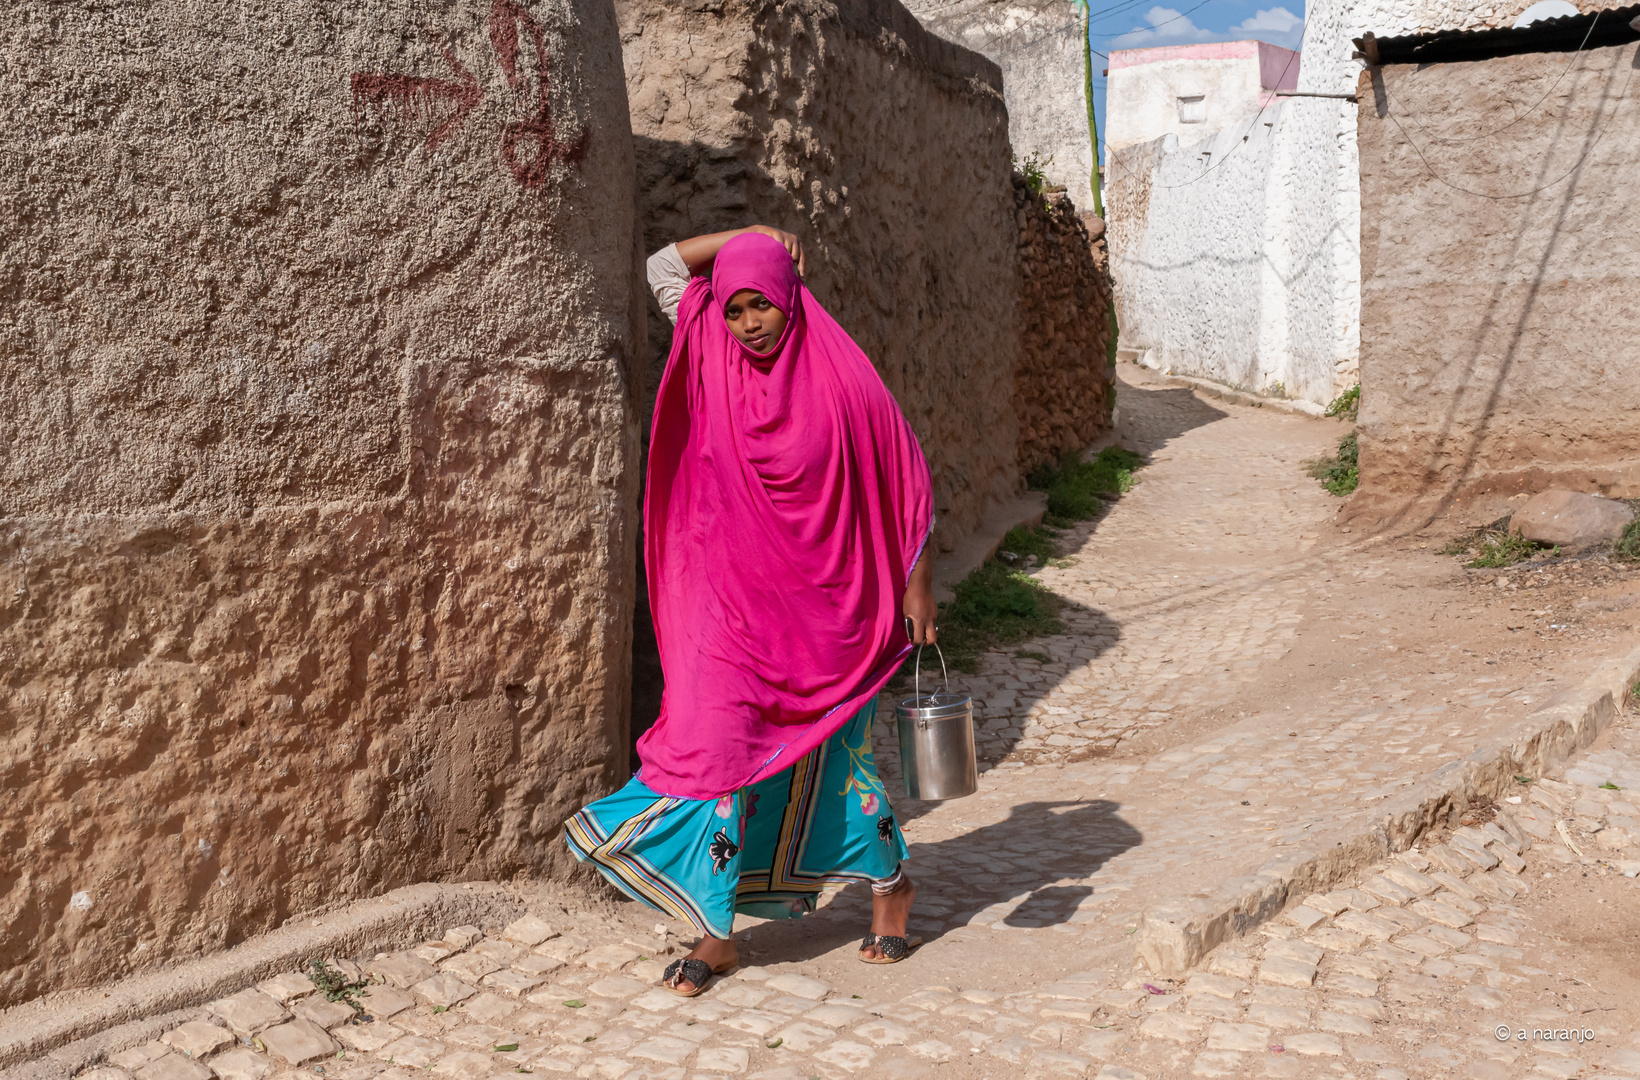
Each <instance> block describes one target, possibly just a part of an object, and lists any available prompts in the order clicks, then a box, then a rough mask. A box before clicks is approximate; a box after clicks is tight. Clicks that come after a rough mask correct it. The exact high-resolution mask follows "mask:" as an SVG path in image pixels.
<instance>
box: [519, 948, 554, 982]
mask: <svg viewBox="0 0 1640 1080" xmlns="http://www.w3.org/2000/svg"><path fill="white" fill-rule="evenodd" d="M563 966H564V961H562V960H560V959H558V958H557V957H556V956H542V955H541V954H540V953H530V954H528V955H526V956H522V957H520V958H519V959H517V960H515V961H513V965H512V968H513V970H514V971H518V972H522V973H523V974H525V975H540V976H542V977H545V976H547V975H550V974H552V973H553V972H554V971H557V970H558V969H559V968H561V967H563Z"/></svg>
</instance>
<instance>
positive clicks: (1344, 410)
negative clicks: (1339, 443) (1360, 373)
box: [1327, 383, 1361, 423]
mask: <svg viewBox="0 0 1640 1080" xmlns="http://www.w3.org/2000/svg"><path fill="white" fill-rule="evenodd" d="M1327 415H1328V416H1342V417H1343V418H1344V419H1346V420H1348V421H1350V422H1351V423H1354V422H1355V420H1356V419H1357V418H1358V417H1359V416H1360V415H1361V384H1360V383H1356V384H1355V385H1354V386H1352V387H1350V388H1349V389H1348V390H1346V391H1344V392H1343V393H1342V394H1339V395H1338V396H1337V397H1335V398H1333V399H1332V404H1331V405H1328V406H1327Z"/></svg>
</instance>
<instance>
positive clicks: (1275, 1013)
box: [1247, 1001, 1310, 1031]
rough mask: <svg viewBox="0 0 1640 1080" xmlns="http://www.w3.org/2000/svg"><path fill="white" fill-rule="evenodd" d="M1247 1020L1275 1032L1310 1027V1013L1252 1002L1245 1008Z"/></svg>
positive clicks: (1306, 1010) (1289, 1007)
mask: <svg viewBox="0 0 1640 1080" xmlns="http://www.w3.org/2000/svg"><path fill="white" fill-rule="evenodd" d="M1247 1019H1249V1020H1251V1021H1253V1022H1254V1023H1256V1024H1262V1025H1264V1026H1265V1027H1268V1028H1271V1029H1273V1030H1276V1031H1291V1030H1293V1029H1294V1028H1307V1027H1309V1026H1310V1011H1309V1010H1308V1009H1298V1008H1294V1007H1293V1006H1291V1005H1270V1004H1266V1003H1263V1002H1256V1001H1255V1002H1254V1003H1253V1004H1251V1005H1249V1006H1247Z"/></svg>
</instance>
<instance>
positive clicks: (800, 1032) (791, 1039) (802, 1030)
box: [769, 1020, 833, 1054]
mask: <svg viewBox="0 0 1640 1080" xmlns="http://www.w3.org/2000/svg"><path fill="white" fill-rule="evenodd" d="M832 1034H833V1032H832V1030H831V1029H830V1028H826V1027H821V1026H820V1025H818V1024H809V1023H805V1022H803V1021H802V1020H799V1021H797V1022H796V1023H792V1024H787V1025H786V1026H785V1027H783V1028H781V1029H780V1030H779V1031H777V1032H775V1033H774V1039H779V1040H780V1041H781V1045H782V1046H784V1047H786V1048H787V1049H789V1050H793V1051H795V1052H797V1053H799V1054H806V1053H808V1052H809V1051H810V1050H813V1049H814V1048H815V1047H817V1046H821V1045H824V1044H825V1043H827V1042H829V1041H831V1037H832ZM774 1039H770V1040H769V1041H770V1042H773V1041H774Z"/></svg>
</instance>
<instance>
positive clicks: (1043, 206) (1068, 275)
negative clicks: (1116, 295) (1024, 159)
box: [1014, 177, 1113, 473]
mask: <svg viewBox="0 0 1640 1080" xmlns="http://www.w3.org/2000/svg"><path fill="white" fill-rule="evenodd" d="M1014 207H1015V210H1014V221H1015V222H1016V224H1017V225H1018V228H1019V271H1020V295H1019V334H1020V346H1019V366H1018V368H1017V369H1016V371H1015V374H1014V413H1015V415H1017V416H1018V418H1019V455H1018V457H1019V467H1020V469H1021V470H1022V471H1024V472H1027V473H1028V472H1030V471H1031V470H1032V469H1035V468H1037V467H1038V466H1040V465H1045V464H1047V463H1049V462H1053V461H1057V460H1059V458H1061V457H1063V456H1064V455H1065V454H1067V453H1069V452H1072V451H1076V450H1081V449H1082V448H1083V447H1085V446H1087V445H1088V444H1089V443H1091V442H1093V440H1094V439H1096V438H1098V437H1099V436H1100V435H1101V434H1103V433H1104V432H1105V431H1106V430H1108V428H1109V426H1110V409H1111V405H1112V404H1113V399H1112V398H1111V396H1110V385H1111V383H1110V368H1109V355H1110V353H1109V350H1108V348H1107V345H1108V343H1109V340H1110V337H1109V334H1110V326H1109V311H1110V274H1109V272H1108V258H1107V255H1106V251H1105V236H1104V233H1105V223H1104V222H1103V221H1101V220H1100V219H1099V218H1097V217H1095V216H1094V215H1092V214H1079V213H1077V212H1076V207H1075V206H1074V205H1073V204H1072V202H1071V200H1070V199H1068V198H1066V197H1065V195H1064V194H1063V193H1056V194H1050V195H1047V196H1045V197H1044V196H1041V195H1033V194H1031V192H1030V191H1029V189H1027V188H1026V186H1025V181H1024V180H1023V179H1022V178H1019V177H1015V179H1014Z"/></svg>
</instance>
